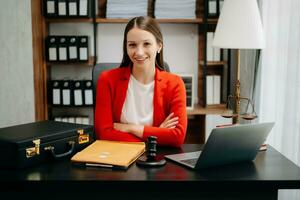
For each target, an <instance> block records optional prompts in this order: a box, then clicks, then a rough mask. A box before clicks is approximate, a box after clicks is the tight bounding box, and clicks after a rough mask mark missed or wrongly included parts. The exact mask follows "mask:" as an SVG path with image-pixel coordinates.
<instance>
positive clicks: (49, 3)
mask: <svg viewBox="0 0 300 200" xmlns="http://www.w3.org/2000/svg"><path fill="white" fill-rule="evenodd" d="M43 10H44V12H43V13H44V16H45V17H56V16H57V2H56V0H44V1H43Z"/></svg>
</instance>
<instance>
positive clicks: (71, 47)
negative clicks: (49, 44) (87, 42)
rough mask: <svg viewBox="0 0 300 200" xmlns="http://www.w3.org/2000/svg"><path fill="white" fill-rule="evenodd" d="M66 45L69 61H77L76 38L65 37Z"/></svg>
mask: <svg viewBox="0 0 300 200" xmlns="http://www.w3.org/2000/svg"><path fill="white" fill-rule="evenodd" d="M67 40H68V41H67V45H68V54H69V61H77V60H78V48H77V46H78V42H77V37H76V36H69V37H67Z"/></svg>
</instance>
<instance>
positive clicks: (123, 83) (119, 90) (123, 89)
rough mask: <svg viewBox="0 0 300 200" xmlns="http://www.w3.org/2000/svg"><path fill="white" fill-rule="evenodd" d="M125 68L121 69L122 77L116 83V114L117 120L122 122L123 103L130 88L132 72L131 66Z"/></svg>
mask: <svg viewBox="0 0 300 200" xmlns="http://www.w3.org/2000/svg"><path fill="white" fill-rule="evenodd" d="M123 69H124V70H121V71H120V73H121V75H120V78H119V80H117V83H115V84H116V85H117V87H116V91H115V102H114V106H115V109H114V111H115V113H114V114H115V116H116V120H117V121H118V122H120V120H121V112H122V108H123V104H124V102H125V99H126V94H127V88H128V83H129V78H130V74H131V67H130V66H129V67H124V68H123Z"/></svg>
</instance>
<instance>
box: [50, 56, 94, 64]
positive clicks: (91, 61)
mask: <svg viewBox="0 0 300 200" xmlns="http://www.w3.org/2000/svg"><path fill="white" fill-rule="evenodd" d="M94 62H95V57H94V56H90V57H89V60H88V61H87V62H82V61H74V62H71V61H65V62H61V61H58V62H47V65H80V66H94Z"/></svg>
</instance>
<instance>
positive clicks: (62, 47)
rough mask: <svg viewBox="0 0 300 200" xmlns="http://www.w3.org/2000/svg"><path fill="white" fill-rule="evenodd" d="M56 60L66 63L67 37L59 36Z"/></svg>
mask: <svg viewBox="0 0 300 200" xmlns="http://www.w3.org/2000/svg"><path fill="white" fill-rule="evenodd" d="M58 60H59V61H68V45H67V36H60V37H59V43H58Z"/></svg>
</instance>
